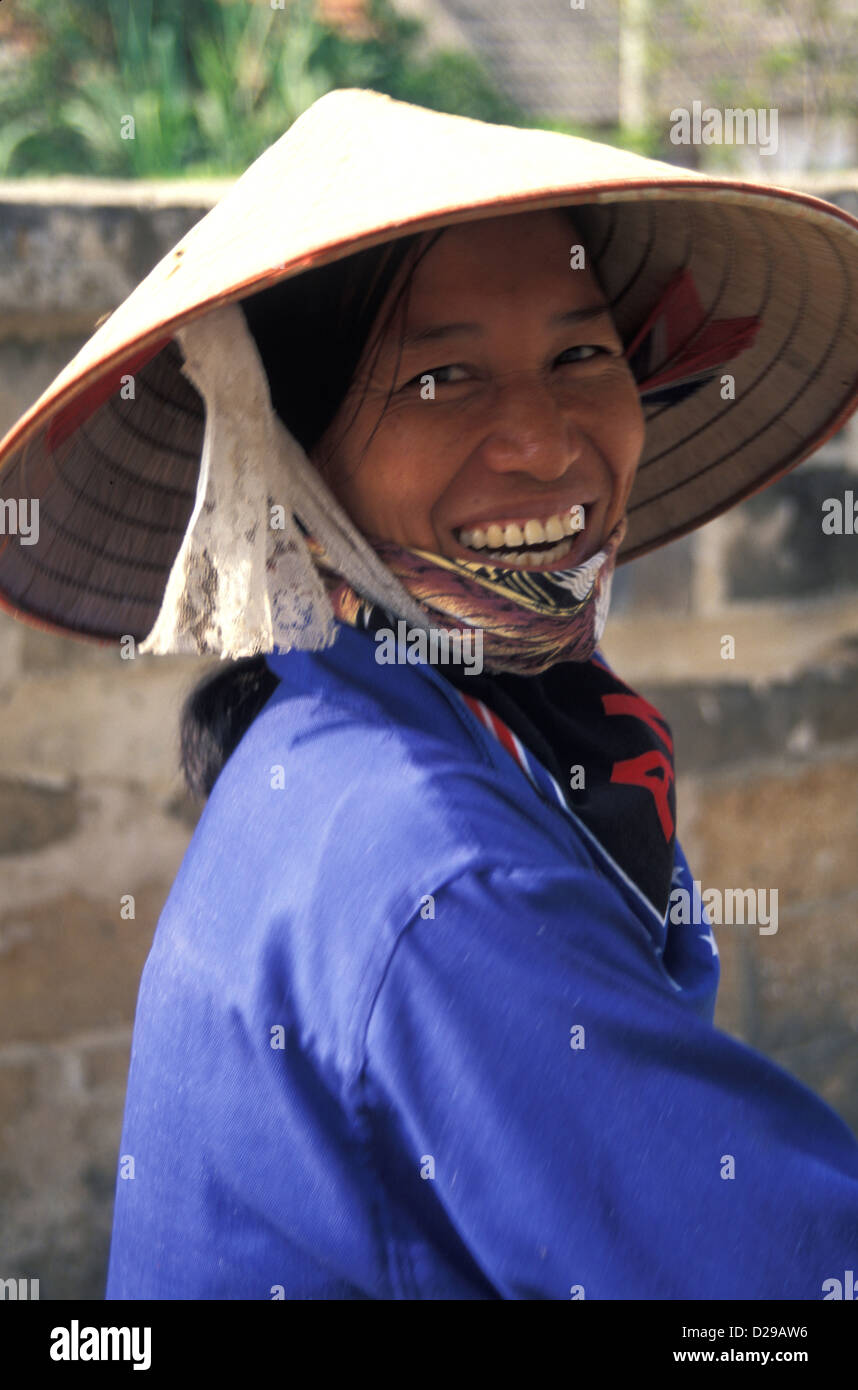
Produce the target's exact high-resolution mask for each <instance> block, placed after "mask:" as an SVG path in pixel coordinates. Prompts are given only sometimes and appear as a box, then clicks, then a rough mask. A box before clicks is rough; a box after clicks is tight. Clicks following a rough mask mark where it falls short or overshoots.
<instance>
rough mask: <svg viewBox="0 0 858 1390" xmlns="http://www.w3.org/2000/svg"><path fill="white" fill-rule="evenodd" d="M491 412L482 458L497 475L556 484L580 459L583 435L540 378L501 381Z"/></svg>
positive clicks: (518, 376)
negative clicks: (526, 476) (522, 475)
mask: <svg viewBox="0 0 858 1390" xmlns="http://www.w3.org/2000/svg"><path fill="white" fill-rule="evenodd" d="M489 409H490V412H491V415H490V418H491V427H490V432H489V433H488V434H487V435H486V438H485V439H484V441H483V445H482V449H481V458H482V460H483V462H484V464H485V465H486V467H487V468H489V469H491V470H492V472H495V473H529V474H530V475H531V476H532V477H534V478H539V479H540V480H541V481H544V482H552V481H555V480H556V479H558V478H562V477H563V474H564V473H565V472H566V471H567V469H568V468H569V467H570V466H571V465H572V464H574V463H575V461H576V460H577V459H578V457H579V456H580V454H581V450H582V442H583V436H582V434H581V431H580V429H579V428H578V427H577V425H576V424H575V421H574V419H573V418H572V416H571V414H570V412H569V411H568V410H562V409H561V408H560V406H559V405H558V403H557V401H556V399H555V397H554V395H553V393H552V391H551V388H550V387H549V385H548V383H547V382H545V381H543V380H542V379H541V378H540V377H539V376H538V375H536V374H534V373H526V374H525V373H516V374H515V375H514V376H513V375H512V374H510V375H509V376H507V377H505V378H504V379H502V380H499V381H497V383H496V389H495V391H494V392H493V393H492V400H491V402H490V406H489Z"/></svg>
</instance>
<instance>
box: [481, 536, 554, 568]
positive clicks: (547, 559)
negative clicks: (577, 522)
mask: <svg viewBox="0 0 858 1390" xmlns="http://www.w3.org/2000/svg"><path fill="white" fill-rule="evenodd" d="M571 549H572V546H571V542H570V541H569V540H568V539H564V540H563V541H562V542H561V543H560V545H555V546H554V547H553V549H552V550H524V551H522V552H521V553H520V554H519V555H516V556H512V555H510V554H509V553H504V552H500V553H496V552H494V551H489V553H488V554H487V556H486V559H487V560H494V561H496V562H497V563H498V564H500V565H504V566H506V568H508V569H528V568H530V566H533V567H534V568H536V569H540V568H542V567H543V566H544V565H552V564H556V562H557V561H558V560H562V559H563V556H564V555H568V554H569V551H570V550H571Z"/></svg>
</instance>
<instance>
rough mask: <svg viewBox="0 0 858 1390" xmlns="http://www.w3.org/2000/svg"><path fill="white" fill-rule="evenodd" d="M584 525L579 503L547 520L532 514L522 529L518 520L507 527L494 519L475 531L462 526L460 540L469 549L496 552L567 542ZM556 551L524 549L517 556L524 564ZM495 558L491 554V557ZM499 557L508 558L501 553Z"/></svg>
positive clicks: (543, 558) (582, 510)
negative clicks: (508, 548)
mask: <svg viewBox="0 0 858 1390" xmlns="http://www.w3.org/2000/svg"><path fill="white" fill-rule="evenodd" d="M584 525H585V515H584V508H583V506H582V505H581V503H580V502H578V503H576V504H575V506H574V507H570V508H569V510H568V511H566V512H561V513H555V514H554V516H549V517H547V518H546V520H545V521H539V520H537V518H536V517H531V518H530V520H529V521H526V522H525V523H524V528H523V529H522V527H521V526H519V525H518V524H517V523H516V522H510V524H509V525H508V526H500V525H499V524H498V523H497V522H496V521H493V522H492V523H491V525H490V526H488V527H486V529H485V530H483V528H482V527H481V526H476V527H474V529H473V531H470V530H468V529H467V527H463V529H462V530H461V531H459V533H458V536H459V542H460V544H461V545H464V546H466V547H467V548H468V549H469V550H482V549H484V548H485V547H488V548H489V550H490V551H492V552H495V551H497V550H499V549H500V547H501V546H507V547H520V546H523V545H544V544H545V542H546V541H564V542H565V540H566V537H567V536H574V535H576V534H577V533H578V531H583V529H584ZM553 557H554V551H553V550H551V551H542V552H534V551H525V552H523V553H522V555H520V556H516V559H518V560H521V561H522V562H523V563H525V564H531V563H532V564H537V563H540V562H542V563H545V561H546V558H548V560H551V559H552V558H553ZM490 558H492V557H490ZM499 558H501V559H503V558H509V557H508V556H507V557H504V556H500V557H499Z"/></svg>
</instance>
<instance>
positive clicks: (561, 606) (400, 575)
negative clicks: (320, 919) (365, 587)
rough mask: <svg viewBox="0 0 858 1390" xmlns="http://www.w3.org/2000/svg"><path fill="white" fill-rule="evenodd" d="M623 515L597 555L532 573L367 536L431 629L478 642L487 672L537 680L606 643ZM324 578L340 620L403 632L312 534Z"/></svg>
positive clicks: (459, 648) (623, 530)
mask: <svg viewBox="0 0 858 1390" xmlns="http://www.w3.org/2000/svg"><path fill="white" fill-rule="evenodd" d="M626 526H627V521H626V518H625V517H623V518H621V520H620V521H619V522H618V524H617V526H616V527H615V528H614V530H613V531H612V532H611V534H610V536H609V537H608V539H607V540H606V542H605V544H604V546H603V547H602V549H601V550H599V551H598V553H597V554H595V555H593V556H591V557H590V559H589V560H586V561H584V563H583V564H581V565H578V566H576V567H575V568H574V569H568V570H554V571H550V572H546V573H537V574H535V573H533V572H531V571H529V570H527V569H514V568H512V567H502V566H498V565H488V564H480V563H479V562H477V561H469V560H459V559H455V558H451V557H449V556H446V555H439V554H435V553H432V552H431V551H426V550H421V549H417V548H413V547H408V546H400V545H395V544H394V543H393V542H392V541H385V540H379V539H376V538H373V537H368V538H367V539H368V540H369V541H370V544H371V545H372V547H373V549H374V550H375V551H376V553H377V554H378V557H379V559H380V560H381V561H382V563H383V564H384V565H386V566H387V567H388V568H389V569H390V570H391V572H392V573H393V574H394V575H395V577H396V578H397V579H398V580H399V581H400V582H401V584H402V585H403V586H404V588H405V589H406V590H407V591H408V592H409V593H410V594H411V596H412V597H413V598H414V599H415V600H416V602H417V603H418V604H419V605H420V608H421V609H422V611H423V612H424V613H425V614H426V616H427V618H428V621H429V627H430V630H431V629H432V628H433V627H434V628H439V629H441V630H442V631H443V632H446V633H448V634H451V633H452V634H459V635H460V636H461V638H462V641H461V642H460V643H459V645H458V646H456V645H455V644H449V645H447V646H445V647H444V652H445V656H448V655H449V652H450V650H451V648H452V651H453V652H456V651H458V652H459V653H461V651H462V650H463V648H465V647H466V643H467V640H468V637H470V639H471V641H472V642H473V639H474V638H476V637H479V641H480V643H481V654H482V659H483V662H484V664H485V668H486V669H487V670H490V671H508V672H514V673H516V674H518V675H538V674H539V673H540V672H542V671H546V670H548V668H549V667H551V666H553V665H555V664H556V663H557V662H559V661H589V660H590V658H591V656H592V655H593V652H594V651H595V649H596V647H597V646H598V644H599V642H600V641H601V638H602V633H603V631H604V628H605V623H606V621H607V616H608V608H609V605H610V596H611V583H612V579H613V570H614V565H615V562H616V556H617V551H618V550H619V547H620V545H621V544H622V541H623V537H624V536H625V533H626ZM305 539H306V542H307V545H308V547H309V549H310V552H311V554H312V555H313V558H314V560H315V562H316V565H317V566H318V569H319V571H320V573H321V574H322V577H323V579H324V581H325V585H326V588H327V591H328V597H329V600H330V603H331V606H332V608H333V611H334V616H335V617H336V618H338V619H340V620H341V621H342V622H346V623H349V624H350V625H351V626H352V627H358V628H364V629H366V630H368V631H374V632H376V633H379V632H381V631H382V630H384V629H388V630H390V631H391V632H394V631H401V627H400V625H399V624H398V623H397V617H396V615H395V614H392V613H389V612H385V611H384V610H383V609H382V608H381V607H380V606H379V605H378V604H376V603H373V602H372V601H370V600H369V599H366V598H364V597H362V596H361V595H360V594H359V593H358V592H357V591H356V590H355V588H354V587H353V586H352V585H351V584H350V583H349V581H348V580H346V579H344V578H343V577H342V575H340V574H337V573H336V571H335V570H334V569H333V567H332V566H331V563H330V560H329V558H328V556H327V554H326V552H325V549H324V547H323V546H322V545H320V544H319V543H318V542H317V541H316V540H315V539H314V538H313V537H312V536H310V535H307V536H306V537H305Z"/></svg>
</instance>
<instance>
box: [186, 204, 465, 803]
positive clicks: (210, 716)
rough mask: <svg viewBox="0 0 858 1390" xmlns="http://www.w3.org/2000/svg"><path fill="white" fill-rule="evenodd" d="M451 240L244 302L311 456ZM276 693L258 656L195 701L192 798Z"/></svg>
mask: <svg viewBox="0 0 858 1390" xmlns="http://www.w3.org/2000/svg"><path fill="white" fill-rule="evenodd" d="M442 231H443V229H442V230H441V231H438V232H435V233H433V234H431V235H429V236H427V234H425V233H423V234H420V233H417V234H414V235H411V236H405V237H400V238H398V239H397V240H396V241H392V242H384V243H382V244H381V245H379V246H373V247H369V248H367V249H365V250H363V251H359V252H357V253H355V254H354V255H351V256H347V257H344V258H343V259H341V260H339V261H334V262H332V263H331V264H329V265H325V266H318V267H315V268H313V269H312V270H306V271H304V272H303V273H301V274H299V275H297V276H295V277H293V278H291V279H288V280H282V281H280V283H279V284H277V285H274V286H272V287H271V288H270V289H266V290H260V291H259V292H258V293H256V294H253V295H249V296H248V297H247V298H246V299H243V300H241V301H240V303H241V308H242V310H243V311H244V316H245V319H246V320H247V325H248V328H249V329H250V332H251V333H252V335H253V337H254V339H255V341H256V346H257V348H258V350H259V355H260V357H261V359H262V363H263V366H264V367H265V371H266V375H267V377H268V384H269V390H270V393H271V404H272V406H273V407H274V409H275V411H276V412H277V414H278V415H279V416H280V418H281V419H282V420H283V422H284V424H285V425H286V426H287V428H288V429H289V430H290V431H291V432H292V434H293V435H294V436H295V438H296V439H297V440H298V442H299V444H300V445H301V446H302V448H303V449H304V451H305V453H307V454H309V453H310V451H311V450H312V449H313V448H314V447H315V445H316V444H317V443H318V441H319V440H320V439H321V437H322V435H323V434H324V433H325V431H326V430H327V428H328V426H329V425H330V423H331V421H332V420H333V419H334V417H335V415H336V414H337V411H338V410H339V408H340V406H341V405H342V403H343V401H344V400H345V398H346V395H347V393H348V390H349V387H350V385H351V382H352V378H353V376H354V372H355V369H356V367H357V365H358V363H359V361H360V359H361V356H362V354H363V353H364V351H365V350H366V349H367V348H368V347H370V346H371V345H370V344H369V335H370V331H371V329H372V326H373V323H374V322H375V320H376V317H377V315H378V312H379V310H380V308H381V305H382V303H383V301H384V299H385V297H386V295H387V294H388V292H389V291H390V290H391V288H392V287H393V284H394V282H395V279H396V276H397V274H398V273H399V272H400V271H401V270H404V272H405V273H404V274H403V278H402V280H401V283H400V285H399V287H398V290H397V293H396V295H395V296H394V297H393V299H392V302H391V304H390V308H389V311H388V313H387V314H386V315H385V319H384V322H383V323H380V324H379V328H378V332H377V338H376V341H377V343H378V345H379V346H380V344H381V336H382V333H383V331H384V329H385V327H386V326H387V324H388V323H389V322H390V320H391V319H392V317H393V315H394V314H395V313H396V311H397V309H398V307H399V305H400V303H401V302H402V298H403V296H404V295H405V294H406V293H407V290H408V287H409V285H410V283H411V277H412V275H413V274H414V271H415V269H416V267H417V265H418V263H419V261H420V260H421V259H422V257H423V256H424V255H425V254H426V252H427V251H428V250H429V248H430V246H432V245H434V243H435V241H436V240H437V239H438V237H439V236H440V235H441V234H442ZM277 685H278V680H277V677H276V676H275V675H274V674H273V673H272V672H271V671H270V670H269V669H268V666H267V664H266V662H265V658H264V657H263V656H256V657H248V658H246V659H244V660H241V661H232V662H229V663H226V664H225V665H224V666H223V667H222V668H221V669H219V670H218V671H217V672H216V673H215V674H214V675H208V676H206V677H205V678H204V679H203V680H202V682H201V683H200V684H199V685H198V686H197V687H196V688H195V689H194V690H193V691H192V693H191V694H190V695H189V696H188V698H187V700H186V701H185V704H184V706H183V709H182V715H181V722H180V761H181V766H182V771H183V773H184V776H185V781H186V783H187V786H188V789H189V791H190V793H191V795H192V796H193V797H195V798H196V799H198V800H204V799H205V798H206V797H208V795H209V793H210V792H211V789H212V787H213V786H214V784H215V782H216V780H217V778H218V776H219V775H220V772H221V769H222V768H223V765H224V763H225V762H226V760H227V758H229V757H230V755H231V754H232V753H233V752H234V751H235V749H236V748H237V747H238V744H239V742H240V741H241V739H242V738H243V737H244V734H245V733H246V731H247V730H248V729H249V727H250V725H251V724H252V722H253V720H254V719H255V718H256V716H257V715H258V714H259V713H260V711H261V710H262V708H263V706H264V705H265V704H266V703H267V702H268V700H269V699H270V697H271V695H272V694H273V693H274V691H275V690H276V688H277Z"/></svg>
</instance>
